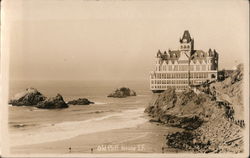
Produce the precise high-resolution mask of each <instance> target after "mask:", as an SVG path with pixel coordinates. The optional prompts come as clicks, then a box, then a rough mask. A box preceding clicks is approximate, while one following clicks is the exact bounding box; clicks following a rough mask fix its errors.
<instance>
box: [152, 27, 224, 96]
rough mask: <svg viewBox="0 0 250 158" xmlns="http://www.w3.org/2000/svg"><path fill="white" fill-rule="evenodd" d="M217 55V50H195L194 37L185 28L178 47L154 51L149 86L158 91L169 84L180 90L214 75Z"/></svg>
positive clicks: (216, 68) (210, 78)
mask: <svg viewBox="0 0 250 158" xmlns="http://www.w3.org/2000/svg"><path fill="white" fill-rule="evenodd" d="M218 58H219V55H218V53H217V52H216V50H211V49H209V50H208V52H204V51H203V50H194V39H193V38H191V36H190V34H189V31H188V30H186V31H184V34H183V36H182V38H181V39H180V46H179V49H178V50H168V52H166V51H164V52H161V51H160V50H159V51H158V52H157V54H156V65H155V70H154V71H152V72H151V73H150V89H151V90H152V91H153V92H161V91H164V90H166V89H167V88H169V87H174V88H175V89H176V90H177V91H178V90H179V91H182V90H184V89H186V88H188V87H193V86H197V85H200V84H201V83H203V82H210V81H212V80H216V79H217V72H218Z"/></svg>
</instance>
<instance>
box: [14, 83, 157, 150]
mask: <svg viewBox="0 0 250 158" xmlns="http://www.w3.org/2000/svg"><path fill="white" fill-rule="evenodd" d="M122 86H126V87H129V88H130V89H133V90H135V91H136V92H137V96H135V97H127V98H109V97H107V95H108V94H109V93H111V92H112V91H114V90H115V89H116V88H119V87H122ZM28 87H33V88H37V89H38V91H40V92H41V93H42V94H44V95H45V96H55V95H56V94H57V93H60V94H61V95H62V96H63V98H64V100H65V101H69V100H71V99H77V98H79V97H84V98H88V99H89V100H91V101H93V102H95V104H92V105H87V106H86V105H85V106H80V105H78V106H77V105H71V106H70V107H69V108H67V109H59V110H46V109H37V108H34V107H25V106H22V107H16V106H10V107H9V129H10V144H11V146H13V147H15V146H24V145H32V144H39V143H46V142H55V141H60V140H65V139H71V138H74V137H77V136H79V135H84V134H91V133H98V132H105V131H111V130H115V129H123V128H132V127H136V126H137V125H140V124H143V123H145V122H148V118H146V117H145V114H144V109H145V107H146V106H147V105H148V102H149V100H150V99H151V95H152V93H151V92H150V91H149V89H148V87H149V86H148V85H147V82H142V81H126V82H125V81H124V82H109V81H105V82H104V81H19V82H12V83H11V84H10V91H9V94H10V98H11V96H14V95H15V94H16V93H18V92H21V91H23V90H25V89H26V88H28ZM118 139H120V138H118ZM119 141H123V140H119Z"/></svg>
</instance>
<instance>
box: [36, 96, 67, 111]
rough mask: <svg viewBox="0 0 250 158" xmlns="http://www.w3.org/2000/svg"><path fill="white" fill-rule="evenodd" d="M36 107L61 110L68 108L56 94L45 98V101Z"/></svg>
mask: <svg viewBox="0 0 250 158" xmlns="http://www.w3.org/2000/svg"><path fill="white" fill-rule="evenodd" d="M36 107H37V108H41V109H62V108H68V107H69V106H68V104H66V103H65V102H64V100H63V97H62V96H61V95H60V94H57V95H56V96H55V97H51V98H47V99H46V100H44V101H42V102H39V103H38V104H37V105H36Z"/></svg>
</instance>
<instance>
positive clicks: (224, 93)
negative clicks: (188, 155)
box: [145, 65, 244, 153]
mask: <svg viewBox="0 0 250 158" xmlns="http://www.w3.org/2000/svg"><path fill="white" fill-rule="evenodd" d="M242 84H243V66H242V65H239V66H238V68H237V70H235V71H234V72H233V73H232V74H230V75H229V77H228V78H226V79H225V80H224V81H222V82H215V83H212V84H207V85H204V86H201V87H199V88H198V89H199V90H200V93H198V94H196V93H195V92H194V91H192V90H186V91H184V92H180V93H176V92H175V90H174V89H168V90H166V91H165V92H163V93H161V94H154V96H153V98H152V101H151V102H150V104H149V106H148V107H147V108H146V109H145V112H147V113H148V114H149V115H150V116H152V118H153V119H152V120H151V121H157V122H161V123H162V124H165V125H168V126H174V127H180V128H184V129H185V131H184V132H177V133H172V134H168V136H167V137H166V140H167V142H166V143H167V145H168V146H170V147H173V148H178V149H183V150H192V151H195V152H204V153H208V152H214V153H218V152H224V153H225V152H233V153H239V152H242V151H243V134H242V131H243V129H244V120H243V117H242V113H243V110H244V109H243V100H242V98H243V96H242V95H243V91H242ZM238 115H240V116H238Z"/></svg>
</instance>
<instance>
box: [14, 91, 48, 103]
mask: <svg viewBox="0 0 250 158" xmlns="http://www.w3.org/2000/svg"><path fill="white" fill-rule="evenodd" d="M45 99H46V97H45V96H44V95H43V94H41V93H40V92H39V91H38V90H37V89H35V88H27V89H26V90H25V91H23V92H21V93H18V94H16V95H15V96H14V97H13V98H12V99H11V100H10V101H9V104H12V105H13V106H34V105H36V104H38V103H39V102H42V101H44V100H45Z"/></svg>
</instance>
